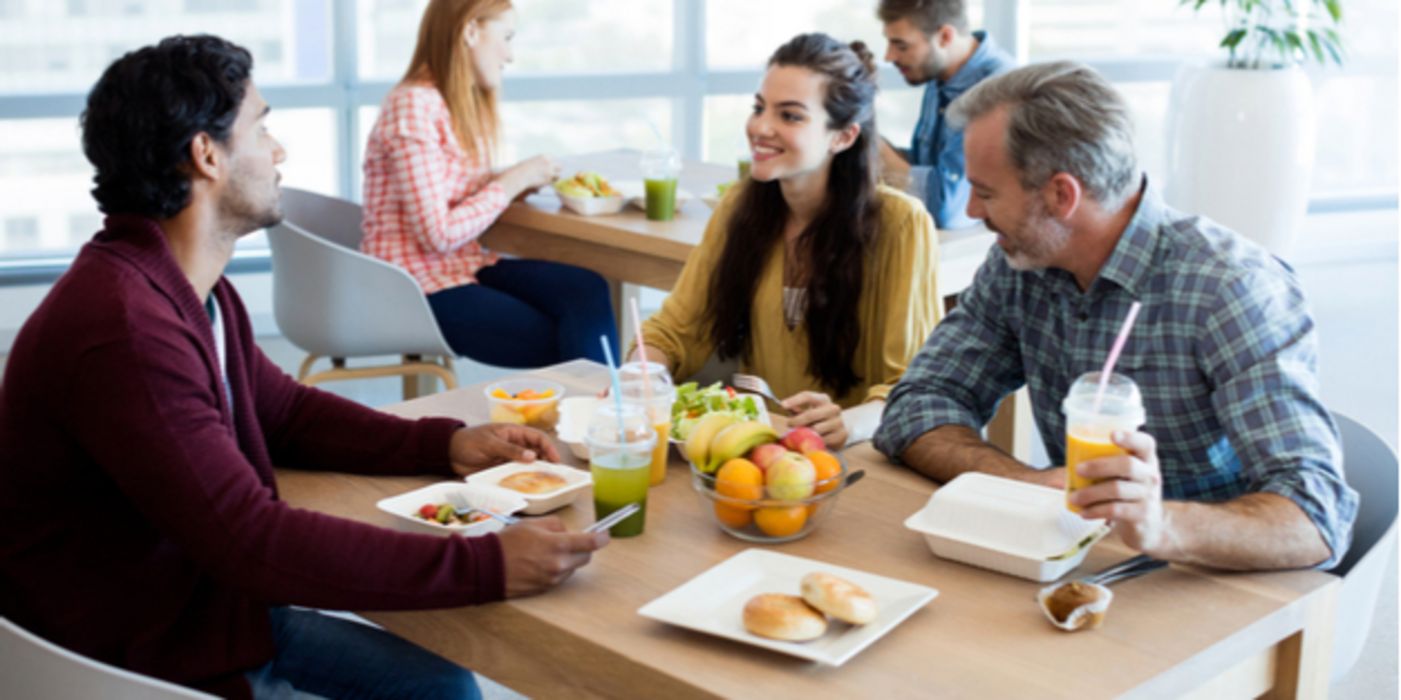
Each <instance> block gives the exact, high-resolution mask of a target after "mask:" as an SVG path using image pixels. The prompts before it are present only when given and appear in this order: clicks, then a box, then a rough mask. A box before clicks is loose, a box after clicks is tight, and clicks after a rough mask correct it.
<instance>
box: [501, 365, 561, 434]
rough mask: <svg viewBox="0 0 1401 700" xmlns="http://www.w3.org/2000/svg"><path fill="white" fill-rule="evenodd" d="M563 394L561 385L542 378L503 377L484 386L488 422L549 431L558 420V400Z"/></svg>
mask: <svg viewBox="0 0 1401 700" xmlns="http://www.w3.org/2000/svg"><path fill="white" fill-rule="evenodd" d="M563 396H564V386H562V385H560V384H556V383H555V382H552V381H548V380H545V379H529V378H527V379H507V380H505V381H500V382H496V383H494V384H491V385H489V386H487V388H486V400H487V403H488V404H489V405H490V408H491V414H490V420H491V422H493V423H511V424H514V425H528V426H530V427H532V428H539V429H541V430H553V429H554V427H555V423H558V422H559V400H560V398H562V397H563Z"/></svg>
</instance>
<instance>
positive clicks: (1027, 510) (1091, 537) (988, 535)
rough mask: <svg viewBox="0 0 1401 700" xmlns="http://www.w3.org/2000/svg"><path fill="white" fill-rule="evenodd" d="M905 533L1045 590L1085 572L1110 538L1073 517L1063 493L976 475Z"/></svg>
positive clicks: (961, 479)
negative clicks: (1084, 565)
mask: <svg viewBox="0 0 1401 700" xmlns="http://www.w3.org/2000/svg"><path fill="white" fill-rule="evenodd" d="M905 527H907V528H909V529H911V530H914V531H915V532H918V533H920V534H921V535H924V540H925V542H926V543H928V544H929V548H930V549H931V550H933V551H934V554H935V555H937V556H940V557H943V558H945V559H952V560H954V561H959V562H963V563H965V564H972V565H974V566H978V567H982V568H984V569H991V570H993V571H999V572H1001V573H1004V574H1010V575H1012V576H1017V577H1020V578H1025V579H1031V580H1032V581H1040V582H1043V583H1044V582H1046V581H1054V580H1056V579H1058V578H1060V577H1062V576H1064V575H1065V574H1066V573H1068V572H1069V571H1070V570H1072V569H1074V568H1075V567H1077V566H1079V565H1080V562H1081V561H1083V560H1084V559H1085V555H1086V554H1088V553H1089V550H1090V547H1092V546H1094V544H1095V543H1096V542H1098V541H1099V540H1100V538H1102V537H1104V535H1105V534H1107V533H1108V532H1109V528H1108V527H1107V526H1106V525H1105V524H1104V521H1103V520H1085V519H1083V518H1081V517H1080V516H1078V515H1076V514H1074V513H1071V512H1070V511H1068V510H1066V509H1065V493H1064V492H1063V491H1061V490H1059V489H1052V488H1047V487H1045V486H1037V485H1036V484H1029V483H1026V482H1023V481H1015V480H1013V479H1004V478H1001V477H996V476H991V475H988V474H980V473H976V472H969V473H965V474H960V475H959V476H957V477H955V478H954V479H953V480H951V481H949V482H948V483H947V484H945V485H944V486H943V488H940V489H939V490H938V491H935V492H934V494H933V495H932V496H930V497H929V502H928V503H926V504H925V506H924V507H923V508H921V509H920V510H919V511H917V512H916V513H914V514H913V515H911V516H910V517H909V518H907V519H906V520H905ZM1077 545H1078V551H1073V550H1076V549H1077ZM1072 551H1073V553H1071V554H1070V555H1069V556H1066V553H1067V552H1072Z"/></svg>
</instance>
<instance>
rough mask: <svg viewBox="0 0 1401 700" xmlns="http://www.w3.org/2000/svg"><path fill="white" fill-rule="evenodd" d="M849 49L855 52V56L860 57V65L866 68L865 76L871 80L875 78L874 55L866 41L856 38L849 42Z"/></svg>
mask: <svg viewBox="0 0 1401 700" xmlns="http://www.w3.org/2000/svg"><path fill="white" fill-rule="evenodd" d="M851 50H852V51H854V52H856V57H857V58H859V59H861V66H862V67H863V68H865V69H866V77H868V78H870V79H871V80H875V79H876V55H875V54H873V53H871V49H870V47H868V46H866V42H864V41H861V40H860V39H857V40H856V41H853V42H851Z"/></svg>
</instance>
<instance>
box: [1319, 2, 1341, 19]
mask: <svg viewBox="0 0 1401 700" xmlns="http://www.w3.org/2000/svg"><path fill="white" fill-rule="evenodd" d="M1323 6H1324V7H1326V8H1328V16H1329V17H1332V18H1333V21H1334V22H1341V21H1343V3H1342V2H1341V1H1340V0H1323Z"/></svg>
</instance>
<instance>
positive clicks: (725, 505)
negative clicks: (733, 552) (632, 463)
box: [691, 457, 848, 544]
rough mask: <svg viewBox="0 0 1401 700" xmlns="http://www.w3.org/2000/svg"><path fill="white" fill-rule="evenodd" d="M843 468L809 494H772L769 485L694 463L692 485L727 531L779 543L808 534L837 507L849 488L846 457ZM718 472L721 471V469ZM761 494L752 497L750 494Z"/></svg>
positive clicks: (746, 538) (816, 484)
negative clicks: (728, 477)
mask: <svg viewBox="0 0 1401 700" xmlns="http://www.w3.org/2000/svg"><path fill="white" fill-rule="evenodd" d="M838 459H839V460H840V463H841V471H839V472H838V473H837V474H836V475H835V476H832V477H829V478H827V479H822V480H819V481H817V482H816V483H815V484H813V492H812V494H811V495H809V496H808V497H806V498H772V497H770V494H769V492H768V489H767V488H766V487H764V486H761V485H758V484H754V483H724V482H719V481H717V479H716V474H706V473H704V472H702V471H701V470H699V469H697V468H696V465H694V464H692V465H691V486H692V487H693V488H695V490H696V493H697V494H699V495H700V498H701V503H702V505H703V507H704V508H705V509H706V511H707V512H709V513H710V515H711V517H713V518H715V524H716V525H719V526H720V529H721V530H724V531H725V533H726V534H728V535H730V536H732V537H737V538H739V539H741V540H745V541H746V542H759V543H764V544H777V543H779V542H791V541H793V540H798V539H802V538H804V537H807V536H808V534H809V533H811V532H812V531H813V530H816V529H817V526H819V525H821V524H822V521H823V520H826V519H827V516H828V515H830V514H831V512H832V510H833V509H835V508H836V505H837V496H839V495H840V494H841V492H842V491H843V490H845V489H846V486H847V483H846V479H847V471H848V470H847V466H846V461H845V460H841V459H840V457H839V458H838ZM717 474H718V472H717ZM755 495H757V496H758V497H754V498H750V497H746V496H755Z"/></svg>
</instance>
